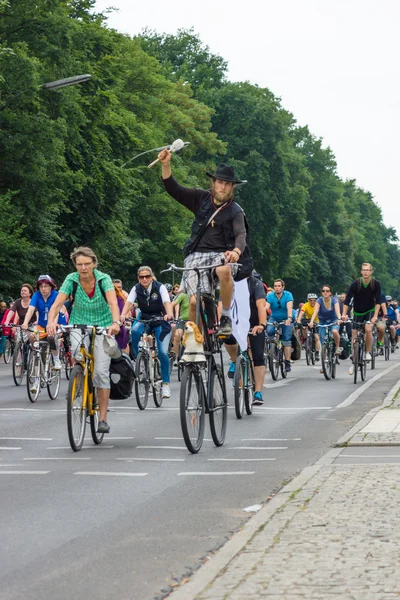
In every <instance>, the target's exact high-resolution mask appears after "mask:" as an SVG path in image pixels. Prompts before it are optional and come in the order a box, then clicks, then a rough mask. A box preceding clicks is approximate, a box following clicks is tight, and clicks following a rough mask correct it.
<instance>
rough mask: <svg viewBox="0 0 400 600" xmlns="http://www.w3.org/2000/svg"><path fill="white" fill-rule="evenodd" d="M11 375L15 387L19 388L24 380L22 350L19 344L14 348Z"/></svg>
mask: <svg viewBox="0 0 400 600" xmlns="http://www.w3.org/2000/svg"><path fill="white" fill-rule="evenodd" d="M12 375H13V379H14V383H15V385H17V386H20V385H21V384H22V381H23V379H24V348H23V345H22V344H21V343H17V345H16V346H15V348H14V354H13V360H12Z"/></svg>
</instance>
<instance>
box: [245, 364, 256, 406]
mask: <svg viewBox="0 0 400 600" xmlns="http://www.w3.org/2000/svg"><path fill="white" fill-rule="evenodd" d="M253 391H254V377H253V363H252V362H249V364H248V367H247V386H246V389H245V390H244V405H245V407H246V413H247V414H248V415H251V414H252V413H253V404H252V402H253Z"/></svg>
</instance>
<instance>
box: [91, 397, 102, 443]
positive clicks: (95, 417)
mask: <svg viewBox="0 0 400 600" xmlns="http://www.w3.org/2000/svg"><path fill="white" fill-rule="evenodd" d="M92 402H93V404H92V410H93V414H92V415H90V418H89V421H90V434H91V436H92V440H93V443H94V444H96V446H98V445H99V444H101V442H102V441H103V438H104V433H98V431H97V428H98V426H99V404H98V399H97V388H93V400H92Z"/></svg>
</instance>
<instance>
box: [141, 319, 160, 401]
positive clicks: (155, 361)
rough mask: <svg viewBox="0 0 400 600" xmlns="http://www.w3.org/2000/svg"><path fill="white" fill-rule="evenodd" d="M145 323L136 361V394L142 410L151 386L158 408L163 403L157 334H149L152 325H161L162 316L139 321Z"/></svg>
mask: <svg viewBox="0 0 400 600" xmlns="http://www.w3.org/2000/svg"><path fill="white" fill-rule="evenodd" d="M137 322H138V323H144V330H143V333H142V335H141V338H140V341H139V345H138V355H137V357H136V363H135V396H136V403H137V405H138V407H139V408H140V410H144V409H145V408H146V406H147V402H148V399H149V391H150V386H151V387H152V390H153V401H154V404H155V405H156V407H157V408H160V406H161V405H162V403H163V396H162V377H161V364H160V359H159V358H158V350H157V344H156V343H154V341H155V336H154V335H149V333H148V331H149V330H150V329H151V325H153V326H154V327H156V326H157V324H158V325H161V323H162V322H163V319H162V317H156V318H153V319H148V320H144V319H141V320H139V321H137Z"/></svg>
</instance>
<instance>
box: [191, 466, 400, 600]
mask: <svg viewBox="0 0 400 600" xmlns="http://www.w3.org/2000/svg"><path fill="white" fill-rule="evenodd" d="M399 522H400V466H398V465H387V464H386V465H385V464H375V465H373V464H368V465H349V466H347V465H346V466H341V465H340V466H339V465H337V466H336V465H335V466H334V465H330V466H323V467H321V469H320V470H319V471H318V472H317V473H316V474H315V475H314V476H313V477H312V478H311V479H310V480H309V481H308V482H307V483H306V484H305V485H304V486H303V487H302V488H301V489H300V490H298V491H294V492H293V493H292V495H291V496H290V497H289V499H288V501H287V502H286V504H284V505H283V506H282V508H281V509H280V510H278V511H277V512H275V513H274V514H273V515H272V516H271V518H270V519H269V520H268V521H267V523H266V524H265V526H263V527H262V528H260V530H259V531H258V532H257V533H256V534H255V535H254V536H253V538H252V539H251V540H250V541H249V542H248V543H247V545H246V546H245V548H244V549H243V551H242V552H240V553H239V554H238V555H237V556H235V558H234V559H233V560H232V561H231V562H230V563H229V564H228V565H227V567H226V568H225V569H224V570H223V571H222V572H221V573H220V574H219V576H218V577H217V578H216V579H215V580H214V581H213V582H212V583H211V584H210V585H209V586H208V587H207V588H206V589H205V590H203V592H201V593H200V594H199V595H197V596H196V600H227V599H229V600H247V599H249V600H250V599H251V600H258V599H260V598H279V599H282V600H284V599H287V600H296V599H297V598H298V599H302V598H310V599H318V600H327V599H328V598H336V599H340V600H380V599H385V600H386V599H387V600H388V599H389V598H400V558H399V546H400V528H399V527H398V523H399Z"/></svg>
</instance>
